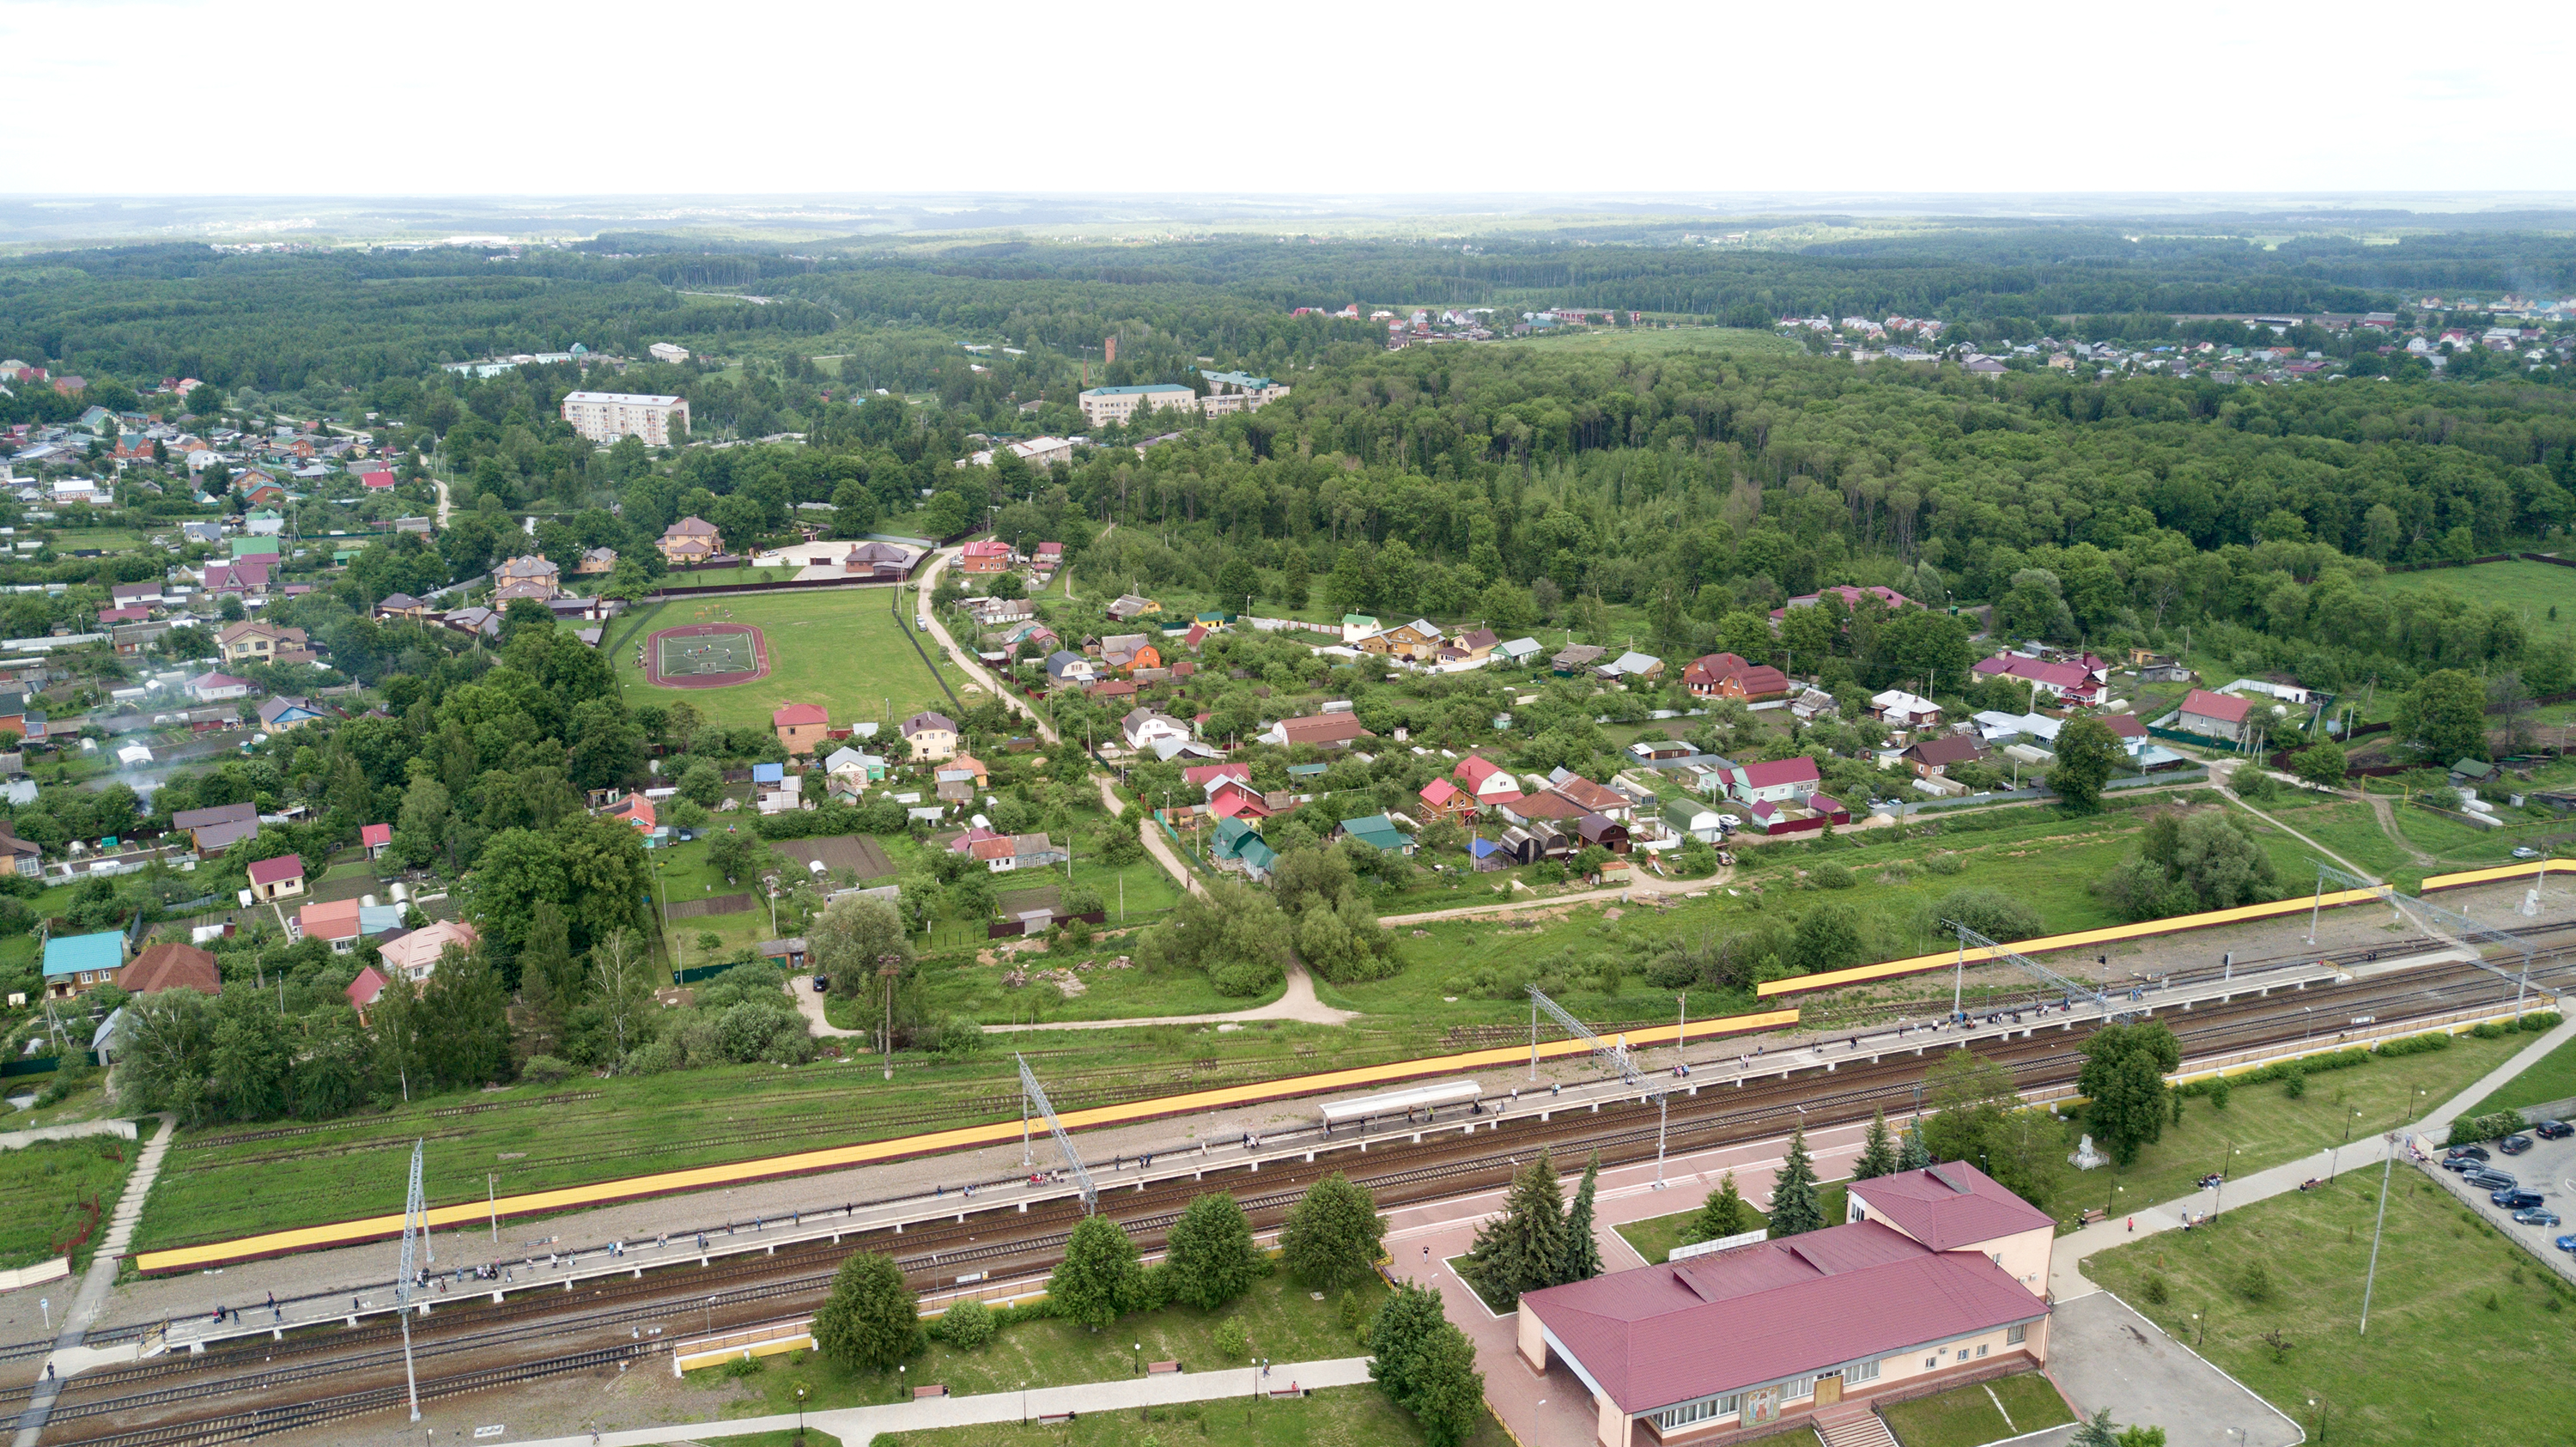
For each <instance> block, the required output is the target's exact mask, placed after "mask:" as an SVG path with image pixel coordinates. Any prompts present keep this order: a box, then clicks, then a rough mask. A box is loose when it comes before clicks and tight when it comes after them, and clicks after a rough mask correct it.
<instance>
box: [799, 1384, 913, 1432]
mask: <svg viewBox="0 0 2576 1447" xmlns="http://www.w3.org/2000/svg"><path fill="white" fill-rule="evenodd" d="M895 1370H896V1371H898V1372H900V1371H902V1370H903V1368H901V1367H896V1368H895ZM796 1440H797V1441H799V1442H802V1441H804V1440H805V1384H804V1383H803V1382H798V1383H797V1384H796Z"/></svg>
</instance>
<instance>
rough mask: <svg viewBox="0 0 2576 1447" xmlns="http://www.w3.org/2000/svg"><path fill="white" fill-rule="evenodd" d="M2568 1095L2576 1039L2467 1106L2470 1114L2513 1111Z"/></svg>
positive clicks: (2575, 1091)
mask: <svg viewBox="0 0 2576 1447" xmlns="http://www.w3.org/2000/svg"><path fill="white" fill-rule="evenodd" d="M2571 1096H2576V1040H2570V1041H2568V1042H2567V1043H2566V1044H2564V1045H2561V1046H2559V1047H2558V1048H2557V1049H2555V1050H2552V1051H2550V1052H2549V1053H2548V1054H2547V1055H2544V1056H2542V1057H2540V1060H2539V1063H2537V1064H2535V1065H2533V1066H2532V1067H2531V1068H2530V1069H2528V1070H2526V1071H2524V1072H2522V1073H2521V1074H2520V1075H2517V1076H2515V1077H2514V1078H2513V1079H2511V1080H2508V1081H2506V1082H2505V1083H2504V1084H2502V1085H2500V1086H2498V1087H2496V1091H2495V1093H2494V1094H2493V1095H2490V1096H2488V1097H2487V1098H2486V1099H2484V1100H2481V1101H2479V1102H2478V1103H2477V1104H2476V1105H2473V1106H2471V1107H2469V1114H2471V1115H2484V1114H2486V1113H2487V1112H2488V1111H2491V1110H2515V1109H2519V1108H2520V1107H2522V1106H2526V1105H2540V1104H2543V1103H2544V1102H2547V1101H2552V1100H2565V1099H2568V1098H2569V1097H2571Z"/></svg>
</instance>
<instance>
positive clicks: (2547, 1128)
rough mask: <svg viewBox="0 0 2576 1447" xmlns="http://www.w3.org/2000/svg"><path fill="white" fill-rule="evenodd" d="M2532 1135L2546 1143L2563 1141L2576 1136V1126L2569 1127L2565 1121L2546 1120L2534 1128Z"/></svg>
mask: <svg viewBox="0 0 2576 1447" xmlns="http://www.w3.org/2000/svg"><path fill="white" fill-rule="evenodd" d="M2531 1133H2532V1134H2533V1135H2536V1136H2538V1137H2540V1138H2541V1139H2542V1140H2545V1141H2563V1140H2565V1139H2567V1138H2568V1137H2569V1136H2572V1135H2576V1125H2569V1124H2568V1123H2567V1122H2565V1121H2563V1120H2544V1121H2542V1122H2541V1123H2540V1124H2538V1125H2536V1126H2533V1127H2532V1128H2531Z"/></svg>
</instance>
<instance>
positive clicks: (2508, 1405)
mask: <svg viewBox="0 0 2576 1447" xmlns="http://www.w3.org/2000/svg"><path fill="white" fill-rule="evenodd" d="M2379 1187H2380V1173H2379V1172H2377V1171H2364V1172H2356V1173H2354V1174H2352V1175H2349V1176H2346V1177H2344V1178H2343V1179H2342V1180H2340V1181H2338V1182H2336V1183H2335V1184H2334V1185H2333V1186H2331V1187H2329V1188H2327V1189H2325V1190H2322V1191H2310V1192H2295V1191H2294V1192H2291V1193H2289V1194H2287V1195H2282V1196H2275V1197H2273V1198H2272V1199H2270V1200H2268V1201H2262V1202H2258V1203H2255V1204H2252V1205H2248V1206H2243V1207H2239V1208H2236V1209H2234V1210H2231V1211H2229V1212H2227V1213H2226V1214H2224V1215H2222V1216H2220V1217H2219V1218H2218V1220H2217V1221H2216V1222H2215V1223H2213V1224H2212V1225H2211V1226H2209V1227H2205V1228H2203V1229H2200V1230H2196V1231H2193V1232H2191V1233H2189V1234H2187V1235H2186V1234H2180V1233H2167V1234H2165V1235H2162V1236H2158V1237H2155V1238H2153V1239H2152V1240H2147V1241H2140V1242H2138V1243H2136V1244H2134V1245H2123V1246H2120V1247H2117V1248H2115V1249H2113V1250H2111V1251H2107V1252H2104V1253H2102V1254H2100V1255H2097V1256H2095V1257H2093V1258H2092V1260H2091V1261H2090V1262H2089V1263H2088V1264H2087V1265H2086V1267H2085V1272H2086V1274H2087V1275H2089V1276H2090V1277H2091V1278H2092V1279H2093V1280H2095V1281H2097V1282H2099V1283H2101V1284H2102V1285H2103V1286H2105V1287H2107V1288H2108V1289H2110V1290H2112V1291H2115V1292H2117V1293H2118V1294H2119V1295H2120V1297H2121V1299H2122V1300H2124V1301H2126V1302H2128V1303H2129V1304H2130V1305H2131V1306H2133V1307H2136V1308H2137V1309H2138V1310H2139V1311H2141V1312H2144V1313H2145V1314H2146V1315H2147V1316H2149V1317H2150V1318H2152V1319H2153V1320H2154V1321H2155V1322H2156V1324H2157V1325H2159V1326H2161V1327H2163V1328H2164V1329H2165V1330H2166V1331H2167V1332H2170V1333H2172V1334H2173V1335H2174V1336H2175V1337H2177V1338H2179V1339H2180V1340H2182V1341H2183V1342H2184V1343H2185V1344H2187V1345H2189V1346H2191V1347H2193V1349H2194V1350H2196V1351H2198V1352H2199V1353H2200V1354H2201V1355H2203V1356H2205V1357H2207V1358H2209V1359H2210V1360H2211V1361H2212V1362H2214V1363H2216V1364H2217V1365H2218V1366H2220V1367H2221V1368H2223V1369H2225V1370H2226V1371H2227V1372H2229V1373H2230V1374H2232V1375H2233V1376H2234V1377H2235V1378H2236V1379H2237V1380H2238V1381H2240V1382H2243V1383H2244V1384H2245V1385H2246V1386H2247V1387H2249V1388H2251V1389H2252V1390H2253V1391H2254V1392H2256V1393H2257V1394H2258V1395H2260V1396H2262V1397H2263V1398H2264V1399H2265V1400H2267V1401H2269V1402H2270V1403H2272V1405H2274V1406H2276V1407H2278V1408H2280V1409H2281V1410H2282V1411H2284V1412H2286V1413H2288V1414H2289V1415H2290V1416H2291V1417H2293V1418H2295V1419H2296V1420H2297V1421H2298V1422H2299V1424H2300V1426H2301V1427H2302V1428H2304V1429H2306V1430H2307V1432H2308V1434H2309V1435H2310V1436H2311V1437H2312V1438H2313V1437H2318V1436H2323V1437H2325V1438H2326V1440H2330V1441H2340V1442H2349V1443H2386V1444H2390V1447H2401V1444H2402V1447H2411V1444H2416V1443H2423V1442H2432V1441H2440V1442H2444V1443H2457V1444H2462V1447H2520V1444H2524V1443H2530V1442H2541V1441H2550V1440H2560V1439H2563V1438H2564V1437H2565V1436H2566V1405H2567V1383H2566V1373H2567V1365H2568V1362H2569V1361H2570V1360H2571V1359H2576V1311H2570V1310H2568V1309H2567V1307H2568V1305H2569V1300H2570V1298H2571V1297H2576V1292H2570V1290H2569V1289H2568V1287H2567V1286H2566V1285H2565V1284H2564V1283H2562V1282H2560V1281H2559V1280H2558V1279H2557V1278H2556V1277H2555V1276H2553V1275H2551V1274H2550V1273H2549V1272H2548V1271H2547V1270H2546V1269H2544V1268H2542V1267H2540V1266H2539V1265H2538V1264H2537V1263H2535V1262H2533V1261H2532V1260H2531V1258H2530V1257H2529V1256H2528V1255H2526V1254H2524V1253H2523V1252H2522V1251H2521V1250H2519V1249H2518V1248H2516V1247H2514V1246H2512V1245H2511V1244H2509V1243H2507V1242H2506V1241H2504V1240H2503V1239H2502V1238H2501V1237H2500V1236H2498V1235H2497V1234H2496V1233H2495V1232H2494V1231H2493V1230H2491V1229H2489V1228H2488V1227H2487V1226H2486V1225H2484V1224H2483V1223H2481V1222H2480V1221H2479V1220H2478V1219H2477V1217H2476V1216H2474V1215H2472V1214H2471V1213H2470V1212H2469V1211H2468V1209H2467V1208H2465V1207H2463V1206H2461V1205H2459V1204H2458V1203H2457V1202H2456V1201H2455V1200H2454V1199H2453V1198H2452V1197H2451V1196H2449V1195H2448V1194H2447V1193H2445V1192H2444V1191H2442V1189H2441V1188H2440V1187H2438V1186H2436V1185H2435V1184H2433V1183H2432V1182H2431V1181H2428V1180H2426V1179H2424V1178H2423V1176H2422V1175H2421V1174H2419V1173H2418V1172H2416V1171H2414V1170H2412V1169H2409V1170H2407V1171H2404V1172H2400V1173H2398V1174H2397V1175H2396V1176H2394V1177H2393V1179H2392V1182H2391V1189H2390V1191H2389V1194H2388V1218H2387V1231H2386V1238H2385V1241H2384V1243H2383V1244H2382V1246H2381V1248H2380V1250H2379V1253H2378V1258H2379V1267H2378V1278H2377V1283H2376V1286H2375V1288H2374V1289H2373V1292H2372V1299H2371V1311H2370V1330H2369V1333H2368V1334H2367V1335H2362V1334H2360V1333H2359V1332H2358V1331H2357V1326H2358V1323H2359V1320H2360V1314H2361V1298H2362V1291H2363V1281H2364V1277H2365V1274H2366V1273H2367V1272H2368V1271H2369V1268H2370V1257H2371V1235H2372V1218H2373V1216H2374V1214H2375V1213H2376V1211H2377V1208H2378V1203H2379ZM2258 1269H2259V1270H2260V1272H2261V1276H2260V1277H2259V1278H2258V1277H2257V1276H2256V1275H2255V1273H2256V1271H2257V1270H2258ZM2159 1298H2161V1299H2159ZM2195 1313H2197V1314H2198V1315H2199V1317H2200V1318H2201V1320H2199V1321H2197V1322H2195V1321H2194V1319H2193V1317H2194V1314H2195ZM2311 1401H2314V1402H2315V1403H2317V1405H2316V1406H2315V1407H2313V1408H2312V1407H2310V1406H2309V1405H2308V1404H2309V1403H2310V1402H2311ZM2470 1404H2473V1405H2474V1408H2475V1410H2463V1407H2464V1405H2470ZM2329 1415H2330V1420H2321V1419H2324V1418H2327V1417H2328V1416H2329ZM2320 1426H2322V1427H2323V1428H2324V1431H2323V1432H2322V1433H2320V1432H2319V1430H2318V1429H2319V1428H2320Z"/></svg>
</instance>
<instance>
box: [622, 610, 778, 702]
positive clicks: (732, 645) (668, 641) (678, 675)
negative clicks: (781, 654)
mask: <svg viewBox="0 0 2576 1447" xmlns="http://www.w3.org/2000/svg"><path fill="white" fill-rule="evenodd" d="M713 611H714V613H715V615H716V616H718V617H720V618H725V619H727V620H730V618H731V616H732V613H733V610H732V609H731V608H719V609H715V610H713ZM768 653H769V651H768V649H766V648H765V647H763V646H762V644H761V638H760V630H758V629H756V628H752V627H749V626H747V625H745V624H741V623H735V622H731V621H726V622H721V623H693V624H691V625H689V626H687V627H685V628H665V629H663V630H662V631H661V632H658V633H656V634H654V635H653V636H652V638H651V639H649V640H647V642H646V644H645V663H646V665H647V667H648V668H649V669H650V670H651V674H652V679H653V682H654V683H655V684H657V685H663V686H669V687H674V688H720V687H723V686H724V685H726V684H733V683H755V682H758V681H759V678H760V675H762V674H765V673H767V672H768V671H769V664H768Z"/></svg>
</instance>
